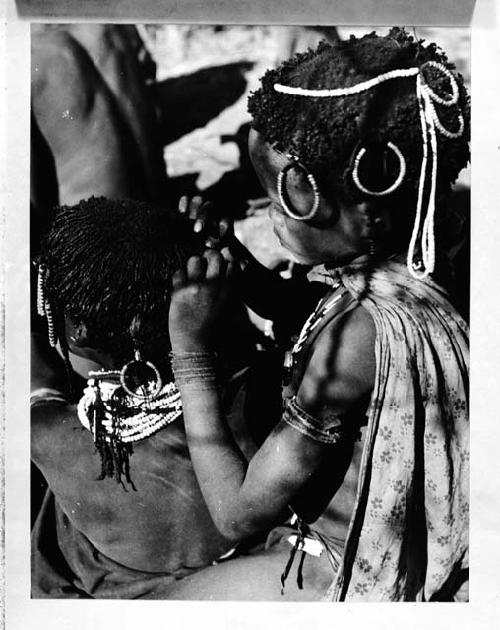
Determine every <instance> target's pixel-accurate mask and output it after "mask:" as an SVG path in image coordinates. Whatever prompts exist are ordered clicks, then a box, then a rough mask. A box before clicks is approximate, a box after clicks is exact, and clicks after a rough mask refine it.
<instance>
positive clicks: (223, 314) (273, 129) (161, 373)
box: [30, 23, 470, 602]
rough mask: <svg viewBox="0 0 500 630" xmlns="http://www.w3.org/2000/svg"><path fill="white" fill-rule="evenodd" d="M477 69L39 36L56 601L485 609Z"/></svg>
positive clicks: (254, 47) (45, 508) (228, 44)
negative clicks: (478, 539) (473, 558)
mask: <svg viewBox="0 0 500 630" xmlns="http://www.w3.org/2000/svg"><path fill="white" fill-rule="evenodd" d="M469 62H470V38H469V29H459V28H447V29H444V28H423V27H417V28H412V27H410V28H408V27H407V28H403V27H377V28H373V27H369V26H367V27H355V28H352V27H351V28H349V27H335V26H321V27H306V26H293V27H283V26H252V25H248V26H242V25H213V26H212V25H195V24H192V25H187V24H186V25H175V24H146V25H144V24H142V25H139V24H137V25H132V24H127V25H125V24H123V25H122V24H95V23H72V24H34V25H33V26H32V30H31V73H32V85H31V222H30V224H31V259H32V289H31V295H32V363H31V370H32V391H31V450H32V462H33V466H32V482H31V492H32V495H31V510H32V556H31V568H32V580H31V589H32V597H33V598H56V599H59V598H78V599H89V598H96V599H137V598H145V599H162V600H208V601H256V602H264V601H281V602H284V601H291V602H299V601H331V602H334V601H350V602H358V601H369V602H391V601H467V600H468V534H469V532H468V509H469V507H468V506H469V497H468V484H469V472H468V460H469V433H468V396H469V392H468V368H469V365H468V325H467V321H468V316H469V238H470V221H469V215H470V213H469V207H470V203H469V198H470V196H469V183H470V182H469V180H470V178H469V171H468V163H469V135H470V97H469V92H470V63H469Z"/></svg>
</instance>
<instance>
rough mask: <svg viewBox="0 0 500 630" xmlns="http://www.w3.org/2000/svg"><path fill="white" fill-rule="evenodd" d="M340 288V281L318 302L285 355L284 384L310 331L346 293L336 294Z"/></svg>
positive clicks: (289, 376) (287, 381)
mask: <svg viewBox="0 0 500 630" xmlns="http://www.w3.org/2000/svg"><path fill="white" fill-rule="evenodd" d="M340 286H341V283H340V281H337V282H336V283H335V284H334V285H332V287H331V290H330V292H329V293H328V294H327V295H325V296H324V297H323V298H321V300H320V301H319V302H318V305H317V306H316V308H315V309H314V311H313V312H312V313H311V314H310V315H309V317H308V318H307V320H306V323H305V324H304V325H303V327H302V330H301V331H300V333H299V336H298V337H297V340H296V341H295V343H294V345H293V347H292V349H291V350H288V351H287V352H286V353H285V359H284V362H283V367H284V383H285V384H288V383H289V382H290V379H291V375H292V371H293V368H294V366H295V362H296V359H297V356H298V355H299V353H300V352H301V350H302V348H303V347H304V344H305V342H306V341H307V339H308V337H309V335H310V334H311V333H312V331H313V330H314V329H315V328H316V327H317V326H318V325H319V323H320V322H321V320H322V319H323V318H324V317H325V315H326V314H327V313H329V312H330V311H331V310H332V308H333V307H334V306H335V305H336V304H338V302H340V300H341V299H342V298H343V297H344V295H345V294H346V293H347V291H346V290H344V291H341V292H340V293H337V292H336V291H337V289H338V288H339V287H340Z"/></svg>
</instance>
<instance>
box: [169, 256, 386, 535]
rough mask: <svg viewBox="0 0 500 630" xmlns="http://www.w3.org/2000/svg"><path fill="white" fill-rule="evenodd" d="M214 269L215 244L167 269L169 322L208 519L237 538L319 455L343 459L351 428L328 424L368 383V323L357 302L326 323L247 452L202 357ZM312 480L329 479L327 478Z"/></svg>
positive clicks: (311, 471)
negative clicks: (332, 324) (290, 400)
mask: <svg viewBox="0 0 500 630" xmlns="http://www.w3.org/2000/svg"><path fill="white" fill-rule="evenodd" d="M231 271H232V270H231V268H229V274H231ZM223 276H224V260H223V258H222V256H221V255H220V254H218V253H217V252H215V251H213V250H210V251H208V252H206V253H205V254H204V258H197V257H196V258H191V259H190V260H189V261H188V265H187V268H186V270H181V271H179V272H178V273H177V274H176V276H175V279H174V280H175V288H176V291H175V293H174V295H173V298H172V305H171V311H170V317H169V326H170V335H171V340H172V349H173V355H174V359H173V368H174V373H175V378H176V382H177V385H178V387H179V389H180V392H181V396H182V403H183V409H184V421H185V425H186V433H187V439H188V445H189V450H190V454H191V459H192V462H193V465H194V469H195V472H196V475H197V478H198V481H199V484H200V487H201V489H202V492H203V495H204V498H205V501H206V503H207V505H208V508H209V510H210V513H211V515H212V518H213V519H214V522H215V523H216V525H217V526H218V528H219V529H220V531H221V533H222V534H223V535H224V536H226V537H227V538H230V539H232V540H235V541H236V540H240V539H242V538H244V537H246V536H248V535H251V534H253V533H256V532H258V531H260V530H262V529H264V528H266V527H268V526H269V525H272V524H274V523H275V522H276V519H277V518H279V516H280V515H281V514H282V513H283V510H284V509H285V508H286V506H287V505H290V504H291V503H293V502H294V500H295V499H296V498H298V497H300V492H301V490H302V489H303V488H304V487H306V484H307V482H308V480H310V479H311V478H312V477H313V476H314V475H316V474H318V473H319V472H321V471H322V470H327V469H329V468H330V467H328V466H325V463H327V462H332V463H333V464H334V463H335V462H336V458H338V460H339V462H340V461H342V462H343V460H344V457H343V455H342V454H343V453H344V451H345V448H346V442H347V443H348V444H349V445H350V446H351V445H352V442H353V440H354V434H355V432H354V431H353V430H352V427H350V426H348V422H344V423H343V426H341V427H340V428H339V427H338V426H337V425H338V424H339V418H346V417H347V416H348V414H349V411H350V410H352V408H353V407H356V406H357V405H358V403H359V401H360V400H366V397H367V394H369V392H370V391H371V388H372V387H373V378H374V376H373V374H374V360H373V343H374V331H373V323H372V321H371V318H370V317H369V315H368V314H367V313H366V312H365V311H364V310H363V309H356V310H354V311H352V312H351V313H349V314H348V315H347V316H346V318H345V319H344V321H342V322H341V323H340V325H339V326H338V327H337V330H336V331H329V333H328V335H332V337H331V339H328V338H326V339H323V341H326V343H327V344H328V345H329V348H330V350H329V351H325V350H324V349H323V347H320V346H319V345H318V349H317V351H315V352H314V353H313V355H312V358H311V361H310V363H309V365H308V367H307V370H306V373H305V377H304V380H303V383H302V385H301V387H300V389H299V392H298V395H297V399H296V404H295V406H289V408H288V409H287V411H286V412H285V414H284V417H283V419H282V420H281V421H280V423H279V424H278V425H277V427H276V428H275V429H274V430H273V432H272V433H271V434H270V435H269V437H268V438H267V440H266V441H265V442H264V444H263V445H262V447H261V448H260V449H259V450H258V451H257V453H256V454H255V455H254V457H253V458H252V459H251V461H250V462H247V461H246V460H245V458H244V457H243V455H242V453H241V451H240V450H239V449H238V447H237V446H236V444H235V442H234V440H233V438H232V435H231V432H230V431H229V429H228V426H227V424H226V422H225V419H224V417H223V413H222V410H221V406H220V399H219V393H218V391H217V388H216V386H215V382H214V380H215V379H214V373H213V371H212V367H211V365H210V362H211V359H210V356H211V355H210V350H211V341H212V340H211V334H212V330H213V328H214V326H215V323H216V321H217V318H218V315H219V313H220V309H221V308H222V307H223V303H224V300H225V299H226V294H227V284H226V283H225V282H224V280H223ZM320 339H321V338H320ZM333 339H335V345H332V344H331V341H332V340H333ZM313 413H314V417H313V416H312V414H313ZM310 414H311V415H310ZM311 423H312V424H311ZM342 434H343V437H342ZM337 435H340V436H341V437H340V439H339V440H338V441H337V437H336V436H337ZM342 465H343V464H342ZM318 483H323V484H328V483H329V484H331V478H328V477H327V476H326V478H324V479H321V480H319V481H318Z"/></svg>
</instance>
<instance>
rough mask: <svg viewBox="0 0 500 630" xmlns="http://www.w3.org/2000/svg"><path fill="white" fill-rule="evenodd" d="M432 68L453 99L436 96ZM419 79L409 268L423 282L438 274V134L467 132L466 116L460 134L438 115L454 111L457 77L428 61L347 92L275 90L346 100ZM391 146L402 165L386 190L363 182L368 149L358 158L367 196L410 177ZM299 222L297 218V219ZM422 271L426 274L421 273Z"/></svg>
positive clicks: (355, 169)
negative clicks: (429, 76)
mask: <svg viewBox="0 0 500 630" xmlns="http://www.w3.org/2000/svg"><path fill="white" fill-rule="evenodd" d="M428 67H431V68H435V69H437V70H439V71H440V72H442V73H443V74H444V75H445V76H446V77H447V78H448V80H449V83H450V86H451V94H450V95H449V97H446V98H445V97H442V96H439V95H438V94H436V92H435V91H434V90H433V89H432V88H431V87H430V86H429V84H428V83H427V80H426V78H425V74H424V71H425V69H426V68H428ZM412 76H415V77H416V92H415V93H416V99H417V103H418V108H419V114H420V123H421V132H422V164H421V169H420V178H419V185H418V198H417V207H416V211H415V222H414V226H413V232H412V236H411V240H410V245H409V249H408V257H407V267H408V271H409V273H410V274H411V275H412V276H413V277H415V278H417V279H423V278H425V277H426V276H428V275H429V274H430V273H432V272H433V271H434V265H435V237H434V213H435V203H436V201H435V197H436V180H437V139H436V130H437V131H438V132H439V133H440V134H441V135H443V136H445V137H447V138H449V139H456V138H459V137H460V136H461V135H462V134H463V132H464V127H465V123H464V118H463V115H462V112H460V111H458V113H457V118H458V129H457V130H456V131H450V130H449V129H446V128H445V127H444V126H443V124H442V123H441V121H440V119H439V116H438V113H437V111H436V107H435V103H437V104H438V105H441V106H444V107H451V106H453V105H456V104H457V103H458V98H459V88H458V84H457V81H456V79H455V77H454V76H453V74H452V73H451V72H450V71H449V70H448V69H447V68H446V66H444V65H443V64H441V63H438V62H436V61H427V62H426V63H424V64H422V66H420V68H417V67H414V68H402V69H399V70H391V71H390V72H385V73H383V74H380V75H379V76H377V77H374V78H373V79H369V80H368V81H363V82H361V83H358V84H357V85H353V86H350V87H347V88H334V89H319V90H314V89H305V88H300V87H290V86H285V85H282V84H280V83H275V84H274V86H273V87H274V90H275V91H276V92H281V93H283V94H289V95H293V96H309V97H313V98H322V97H339V96H341V97H343V96H350V95H353V94H360V93H361V92H364V91H366V90H370V89H372V88H374V87H375V86H377V85H380V84H381V83H384V82H385V81H390V80H394V79H398V78H407V77H412ZM429 145H430V154H431V180H430V193H429V200H428V204H427V212H426V216H425V219H424V223H423V225H422V226H421V217H422V205H423V198H424V191H425V184H426V180H427V164H428V160H429ZM387 146H388V147H389V148H391V149H392V150H393V151H394V153H395V154H396V155H397V156H398V158H399V161H400V171H399V175H398V177H397V179H396V181H395V182H394V183H393V184H392V185H391V186H390V187H389V188H387V189H386V190H383V191H372V190H369V189H367V188H366V187H365V186H364V185H363V184H362V183H361V181H360V179H359V164H360V161H361V159H362V157H363V156H364V155H365V152H366V149H365V148H362V149H361V150H360V151H359V153H358V154H357V156H356V158H355V160H354V166H353V171H352V178H353V181H354V183H355V184H356V186H357V187H358V189H359V190H360V191H361V192H363V193H364V194H367V195H371V196H381V195H388V194H390V193H392V192H394V191H395V190H396V189H397V188H398V187H399V186H400V185H401V183H402V182H403V180H404V177H405V175H406V162H405V160H404V156H403V154H402V153H401V151H400V150H399V148H398V147H397V146H396V145H395V144H394V143H392V142H388V143H387ZM295 218H296V217H295ZM419 234H421V237H420V249H421V262H415V250H416V245H417V240H418V236H419ZM421 269H422V270H421Z"/></svg>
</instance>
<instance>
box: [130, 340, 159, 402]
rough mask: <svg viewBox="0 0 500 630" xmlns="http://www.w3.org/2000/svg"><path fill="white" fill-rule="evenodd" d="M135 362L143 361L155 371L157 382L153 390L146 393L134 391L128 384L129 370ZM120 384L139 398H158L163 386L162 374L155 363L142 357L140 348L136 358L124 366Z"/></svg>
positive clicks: (155, 381)
mask: <svg viewBox="0 0 500 630" xmlns="http://www.w3.org/2000/svg"><path fill="white" fill-rule="evenodd" d="M134 363H142V364H143V365H145V366H146V367H148V368H149V369H150V370H151V371H152V372H153V373H154V377H155V379H154V381H153V382H154V383H155V384H154V387H153V389H152V390H151V391H148V392H147V393H145V394H141V393H140V392H138V391H133V390H132V389H130V387H129V386H128V385H127V382H126V378H127V372H128V371H129V370H130V369H131V368H132V366H133V365H134ZM120 384H121V386H122V388H123V389H124V391H125V392H126V393H127V394H128V395H129V396H132V397H134V398H139V399H140V400H150V399H151V398H156V397H157V396H158V394H159V393H160V391H161V388H162V381H161V376H160V372H159V371H158V368H157V367H156V366H155V365H153V363H151V361H144V359H143V358H142V357H141V353H140V351H139V350H136V351H135V354H134V358H133V359H132V361H129V362H128V363H126V364H125V365H124V366H123V367H122V369H121V371H120Z"/></svg>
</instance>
